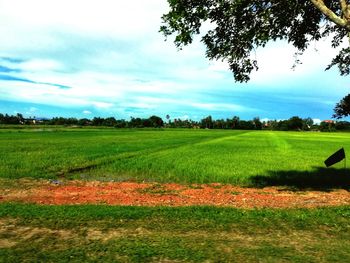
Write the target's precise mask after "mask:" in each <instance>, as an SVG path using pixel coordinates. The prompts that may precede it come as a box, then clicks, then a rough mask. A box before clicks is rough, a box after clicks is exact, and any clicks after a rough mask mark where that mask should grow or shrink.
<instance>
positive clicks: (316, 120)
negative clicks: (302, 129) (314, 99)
mask: <svg viewBox="0 0 350 263" xmlns="http://www.w3.org/2000/svg"><path fill="white" fill-rule="evenodd" d="M312 120H313V121H314V124H320V123H321V122H322V121H321V119H312Z"/></svg>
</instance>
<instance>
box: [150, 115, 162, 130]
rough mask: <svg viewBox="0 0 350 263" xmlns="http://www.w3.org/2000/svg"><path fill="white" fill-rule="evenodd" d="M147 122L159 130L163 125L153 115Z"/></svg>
mask: <svg viewBox="0 0 350 263" xmlns="http://www.w3.org/2000/svg"><path fill="white" fill-rule="evenodd" d="M149 121H150V123H151V126H152V127H154V128H161V127H163V125H164V122H163V120H162V118H161V117H158V116H155V115H153V116H151V117H149Z"/></svg>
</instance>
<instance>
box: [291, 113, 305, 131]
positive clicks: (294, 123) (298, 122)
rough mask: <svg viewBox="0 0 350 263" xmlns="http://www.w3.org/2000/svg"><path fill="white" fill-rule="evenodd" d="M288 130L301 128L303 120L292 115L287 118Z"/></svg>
mask: <svg viewBox="0 0 350 263" xmlns="http://www.w3.org/2000/svg"><path fill="white" fill-rule="evenodd" d="M287 125H288V130H301V129H302V128H303V120H302V119H301V118H300V117H298V116H293V117H292V118H290V119H289V120H288V124H287Z"/></svg>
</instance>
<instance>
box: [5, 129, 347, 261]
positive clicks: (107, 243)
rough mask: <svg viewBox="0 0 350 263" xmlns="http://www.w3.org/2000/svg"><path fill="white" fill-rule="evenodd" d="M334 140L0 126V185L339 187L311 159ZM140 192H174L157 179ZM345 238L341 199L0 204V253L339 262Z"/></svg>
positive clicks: (338, 143)
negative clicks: (319, 204)
mask: <svg viewBox="0 0 350 263" xmlns="http://www.w3.org/2000/svg"><path fill="white" fill-rule="evenodd" d="M340 147H344V148H345V150H347V149H350V137H349V136H348V134H346V133H302V132H300V133H299V132H268V131H249V132H248V131H222V130H216V131H212V130H117V129H93V128H90V129H80V128H75V129H70V128H61V127H53V128H49V127H44V128H41V129H35V128H32V127H31V128H30V129H26V128H24V129H16V127H15V126H13V127H12V126H8V127H6V128H5V129H1V128H0V153H1V154H0V190H2V191H7V190H9V189H18V190H22V191H26V190H27V189H31V188H32V187H35V186H36V185H38V184H40V182H39V180H41V179H44V181H43V182H47V179H52V180H56V179H58V182H60V181H63V182H64V181H65V180H61V179H63V178H64V179H84V180H105V181H109V180H115V181H124V180H135V181H156V182H159V183H161V182H178V183H185V184H188V185H189V187H192V188H194V189H196V188H199V187H201V186H200V185H198V184H200V183H212V182H219V183H232V184H237V185H245V186H247V185H251V186H261V187H264V186H270V185H277V186H279V185H283V186H287V187H290V188H291V189H304V188H311V189H318V190H327V191H328V190H331V189H333V188H344V189H348V190H349V189H350V177H349V176H348V175H349V173H350V170H349V169H343V168H342V164H338V165H336V166H335V168H331V169H325V168H322V166H323V161H324V160H325V159H326V158H327V157H328V156H329V155H330V154H331V153H333V152H334V151H336V150H338V149H339V148H340ZM217 187H221V186H220V185H218V186H217ZM140 191H141V192H144V193H148V194H154V195H164V194H172V195H176V194H177V192H176V191H168V190H166V189H165V188H164V187H163V186H162V185H161V184H155V185H154V186H152V187H149V188H146V189H143V190H140ZM231 194H232V195H239V194H240V193H239V192H232V193H231ZM0 199H1V196H0ZM349 246H350V207H349V206H348V207H336V208H319V209H281V210H278V209H276V210H273V209H260V210H258V209H256V210H254V209H253V210H243V209H233V208H216V207H182V208H170V207H118V206H105V205H85V206H83V205H81V206H80V205H77V206H42V205H33V204H16V203H0V262H204V261H207V262H257V261H258V262H349V261H350V250H349Z"/></svg>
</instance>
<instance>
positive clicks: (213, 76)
mask: <svg viewBox="0 0 350 263" xmlns="http://www.w3.org/2000/svg"><path fill="white" fill-rule="evenodd" d="M19 7H20V8H19ZM167 9H168V7H167V1H165V0H148V1H142V0H130V1H115V0H99V1H97V0H89V1H84V0H74V1H71V0H70V1H69V0H60V1H57V0H52V1H47V0H31V1H20V0H0V17H1V23H0V34H1V35H2V36H5V37H3V38H2V40H1V42H0V57H10V58H19V59H24V61H22V62H11V61H6V59H1V58H0V64H1V65H3V66H7V67H9V68H15V69H18V70H21V72H12V73H11V76H13V77H16V78H24V79H27V80H30V81H33V82H37V83H38V84H35V83H26V82H23V81H22V82H21V81H13V80H12V81H6V80H1V79H0V100H8V101H21V102H27V103H38V104H45V105H50V106H52V105H54V106H58V107H66V108H79V113H82V112H83V109H93V112H94V114H95V112H96V113H97V112H105V113H110V112H117V113H118V114H119V113H120V114H124V116H125V115H130V114H131V113H130V112H127V110H128V108H130V109H129V110H132V108H135V109H136V110H139V112H141V111H142V110H143V111H144V112H145V113H144V114H148V113H150V112H151V113H154V114H155V113H159V114H161V113H169V114H171V115H173V116H185V115H186V116H188V115H189V116H199V118H201V115H202V114H204V113H203V112H207V111H215V112H228V113H229V114H231V113H232V112H238V113H242V114H248V113H249V114H253V112H254V114H256V113H258V114H261V111H262V109H260V106H259V105H256V104H257V103H258V102H259V101H260V99H261V101H263V97H262V96H261V97H260V95H256V94H261V93H259V92H260V91H261V90H264V91H271V90H274V92H278V91H279V90H283V89H285V87H286V85H287V84H288V85H289V84H290V83H293V84H294V86H298V85H299V83H298V80H305V79H307V80H308V81H309V82H310V83H312V84H313V82H312V80H313V79H315V78H317V79H318V81H319V83H321V84H322V85H321V86H317V87H314V86H312V87H311V88H310V89H309V93H310V94H311V95H313V93H314V90H315V92H316V91H317V93H318V95H319V94H321V93H322V96H321V95H320V96H318V98H321V99H319V100H320V101H321V100H322V101H321V103H320V104H322V105H323V107H328V106H329V107H331V106H332V105H333V104H334V101H335V100H336V99H337V98H338V97H340V95H343V94H344V92H345V91H346V90H348V85H345V84H347V83H346V81H339V78H337V79H334V78H330V77H328V82H327V83H326V82H325V81H324V79H325V78H322V75H320V74H322V73H323V68H324V66H325V65H326V64H327V63H328V62H329V60H330V58H331V57H332V56H333V54H334V51H333V50H331V49H329V48H328V47H329V45H328V44H329V43H328V42H327V43H323V42H321V43H320V44H318V46H320V47H318V48H319V50H320V51H319V52H318V53H317V52H314V51H313V49H312V48H311V49H310V51H308V52H307V53H306V54H305V56H303V57H302V58H301V59H302V61H303V62H304V64H303V65H299V66H298V67H297V68H296V71H294V72H293V71H291V70H290V68H291V66H292V65H293V50H291V49H290V47H289V46H285V43H283V42H278V43H271V44H269V45H268V46H267V48H266V49H262V50H258V52H257V58H258V61H259V66H260V71H259V72H258V73H254V74H253V75H252V81H251V82H250V83H249V84H246V85H245V84H241V85H238V84H235V83H234V81H233V77H232V73H231V72H230V71H229V70H228V66H227V64H226V63H224V62H216V61H208V60H207V59H206V58H205V48H204V46H203V45H202V43H200V41H198V38H196V40H195V41H194V43H193V44H192V45H191V46H189V47H185V48H184V49H183V50H182V51H179V52H178V51H177V49H176V48H175V46H174V45H173V43H172V42H171V40H169V41H167V42H165V41H164V38H163V36H162V35H161V34H160V33H159V32H158V30H159V26H160V23H161V15H162V14H163V13H165V12H166V11H167ZM316 72H320V73H316ZM320 76H321V77H320ZM332 76H333V75H332ZM40 83H51V84H59V85H64V86H67V87H71V88H70V89H62V88H59V87H58V86H54V85H49V84H40ZM329 85H331V88H329ZM261 86H264V88H262V87H261ZM305 86H306V84H305V83H303V82H302V83H301V85H300V88H299V89H300V90H302V89H305ZM243 88H244V90H245V91H244V92H243V91H241V89H242V90H243ZM312 89H314V90H312ZM330 90H331V91H330ZM252 92H254V93H255V94H254V96H252V97H253V99H246V98H249V95H250V94H252ZM298 92H299V91H298ZM300 92H301V91H300ZM301 93H302V92H301ZM237 94H238V95H239V96H236V95H237ZM310 94H308V96H309V95H310ZM245 95H247V97H245ZM300 97H303V94H301V95H300ZM304 97H305V96H304ZM309 97H311V96H309ZM323 98H327V100H323ZM269 99H270V98H269V96H268V95H265V100H267V101H268V100H269ZM304 100H305V103H307V102H308V101H310V99H308V98H306V99H304ZM231 102H232V103H231ZM263 102H264V101H263ZM278 103H281V101H278ZM313 103H314V101H313ZM325 103H326V104H325ZM327 103H328V104H327ZM269 107H273V106H271V105H270V104H269ZM258 108H259V109H258ZM264 114H265V113H264ZM133 115H135V116H136V114H133ZM265 116H269V115H267V114H266V115H265ZM311 116H315V115H311ZM317 116H321V115H317Z"/></svg>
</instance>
